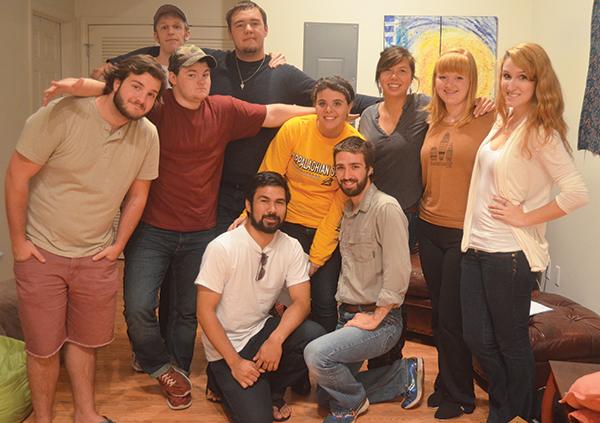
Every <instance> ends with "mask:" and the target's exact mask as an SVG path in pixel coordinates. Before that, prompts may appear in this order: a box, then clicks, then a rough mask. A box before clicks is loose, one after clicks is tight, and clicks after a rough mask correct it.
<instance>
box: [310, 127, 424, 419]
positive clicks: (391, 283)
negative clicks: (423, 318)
mask: <svg viewBox="0 0 600 423" xmlns="http://www.w3.org/2000/svg"><path fill="white" fill-rule="evenodd" d="M373 155H374V153H373V147H372V146H371V144H369V143H368V142H364V141H363V140H362V139H360V138H358V137H350V138H346V139H345V140H343V141H341V142H340V143H339V144H337V145H336V146H335V149H334V163H335V172H336V179H337V181H338V183H339V185H340V188H341V189H342V191H343V192H344V193H345V194H346V195H347V196H348V197H349V200H348V203H347V205H346V207H345V209H344V216H343V219H342V226H341V231H340V251H341V254H342V272H341V274H340V279H339V283H338V289H337V294H336V299H337V301H338V303H339V304H340V306H339V319H338V326H337V329H336V330H335V331H334V332H332V333H329V334H327V335H324V336H322V337H320V338H318V339H316V340H314V341H312V342H311V343H310V344H308V346H307V347H306V349H305V350H304V358H305V360H306V364H307V365H308V368H309V370H310V371H312V372H313V373H314V374H315V376H316V380H317V383H318V385H319V390H318V400H319V403H320V404H322V405H324V406H329V409H330V411H331V415H329V416H327V418H326V419H325V422H326V423H329V422H331V423H334V422H353V421H354V420H355V419H356V418H357V417H358V415H359V414H361V413H363V412H365V411H366V410H367V408H368V406H369V403H370V402H371V403H376V402H383V401H391V400H393V399H395V398H396V397H398V396H402V397H403V401H402V404H401V406H402V407H403V408H412V407H414V406H416V405H417V404H418V403H419V401H420V400H421V397H422V393H423V359H422V358H408V359H398V360H396V361H394V362H393V363H391V364H389V365H386V366H383V367H378V368H376V369H369V370H367V371H364V372H360V373H359V369H360V367H361V365H362V363H363V361H364V360H367V359H370V358H374V357H377V356H379V355H381V354H384V353H385V352H387V351H389V350H390V349H391V348H392V347H393V346H394V345H396V342H398V340H399V339H400V334H401V332H402V315H401V311H400V306H401V305H402V302H403V301H404V294H405V293H406V290H407V288H408V280H409V277H410V271H411V265H410V256H409V251H408V231H407V220H406V216H405V215H404V212H403V211H402V208H401V207H400V205H399V204H398V202H397V201H396V200H395V199H394V198H393V197H391V196H389V195H387V194H384V193H383V192H381V191H379V190H378V189H377V187H376V186H375V185H374V184H373V183H372V182H371V176H372V175H373Z"/></svg>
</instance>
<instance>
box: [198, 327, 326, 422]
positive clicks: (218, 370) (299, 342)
mask: <svg viewBox="0 0 600 423" xmlns="http://www.w3.org/2000/svg"><path fill="white" fill-rule="evenodd" d="M280 321H281V319H280V318H279V317H271V318H269V320H267V321H266V323H265V326H264V327H263V328H262V329H261V330H260V332H258V333H257V334H256V335H254V336H253V337H252V338H251V339H250V341H248V343H247V344H246V345H245V346H244V348H243V349H242V350H241V351H240V352H239V354H240V356H241V357H242V358H245V359H246V360H252V358H253V357H254V356H255V355H256V353H257V352H258V350H259V349H260V347H261V346H262V344H263V343H264V342H265V341H266V340H267V338H268V337H269V336H270V335H271V333H272V332H273V331H274V330H275V329H276V328H277V326H278V325H279V322H280ZM324 333H325V331H324V330H323V328H322V327H321V326H320V325H318V324H316V323H315V322H312V321H310V320H306V321H304V322H303V323H302V324H301V325H300V326H298V327H297V328H296V329H295V330H294V331H293V332H292V333H291V334H290V336H288V338H287V339H286V340H285V342H284V343H283V351H282V354H281V361H280V362H279V368H278V369H277V370H276V371H274V372H266V373H262V374H261V376H260V377H259V378H258V381H257V382H256V383H255V384H254V385H252V386H251V387H249V388H246V389H244V388H242V386H241V385H240V384H239V383H238V382H237V381H236V380H235V378H234V377H233V376H232V374H231V369H230V368H229V366H228V365H227V363H226V362H225V360H223V359H221V360H217V361H212V362H210V363H208V367H207V369H206V373H207V376H209V380H212V381H213V389H214V392H215V393H216V394H217V395H219V396H221V397H222V398H223V406H224V407H225V409H226V410H227V412H228V414H229V416H230V417H231V419H232V420H233V421H234V422H236V423H271V422H272V421H273V410H272V408H271V404H272V400H275V399H281V398H283V394H284V393H285V390H286V388H287V387H288V386H291V385H293V384H294V383H295V382H297V381H298V380H301V379H302V378H303V377H306V371H307V369H306V364H305V363H304V359H303V357H302V352H303V351H304V348H305V347H306V344H308V343H309V342H310V341H312V340H313V339H316V338H318V337H319V336H321V335H323V334H324Z"/></svg>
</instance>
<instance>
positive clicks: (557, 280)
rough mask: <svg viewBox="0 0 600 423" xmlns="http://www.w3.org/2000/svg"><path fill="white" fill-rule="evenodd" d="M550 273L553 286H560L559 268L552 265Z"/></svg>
mask: <svg viewBox="0 0 600 423" xmlns="http://www.w3.org/2000/svg"><path fill="white" fill-rule="evenodd" d="M552 273H553V275H554V286H560V266H559V265H558V264H556V265H554V271H553V272H552Z"/></svg>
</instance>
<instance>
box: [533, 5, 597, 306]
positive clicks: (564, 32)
mask: <svg viewBox="0 0 600 423" xmlns="http://www.w3.org/2000/svg"><path fill="white" fill-rule="evenodd" d="M592 3H593V1H592V0H577V1H575V2H573V3H572V7H565V3H564V2H563V1H560V0H535V1H534V6H535V10H536V11H537V14H536V16H534V31H533V34H534V38H533V40H534V41H536V42H539V43H540V44H541V45H543V46H544V47H545V48H546V49H547V51H548V54H549V55H550V58H551V59H552V63H553V66H554V69H555V70H556V72H557V74H558V78H559V79H560V82H561V85H562V90H563V95H564V98H565V118H566V120H567V124H568V125H569V128H570V129H569V141H570V142H571V145H572V147H573V150H576V148H577V132H578V127H579V116H580V113H581V106H582V102H583V96H584V92H585V82H586V77H587V70H588V63H589V54H590V43H589V40H590V23H591V17H592ZM574 156H575V161H576V163H577V166H578V168H579V169H580V171H581V173H582V174H583V177H584V179H585V182H586V184H587V186H588V188H589V190H590V196H591V202H590V204H589V205H588V206H587V207H586V208H584V209H581V210H578V211H576V212H575V213H574V214H573V215H571V216H567V217H565V218H563V219H561V220H558V221H556V222H553V223H551V224H550V225H549V229H548V240H549V242H550V253H551V257H552V266H554V265H559V266H560V268H561V272H560V273H561V276H560V280H561V282H560V286H559V287H556V286H554V284H553V283H548V284H547V289H548V290H549V291H552V292H556V293H559V294H562V295H565V296H567V297H569V298H571V299H573V300H574V301H577V302H579V303H581V304H583V305H585V306H587V307H589V308H591V309H593V310H594V311H596V312H600V276H599V274H600V271H599V270H598V263H599V255H598V251H599V248H598V245H599V240H600V224H599V223H598V212H599V211H600V157H598V156H593V155H592V154H591V153H589V152H587V153H586V152H583V151H579V152H576V153H575V154H574ZM554 279H555V275H551V282H552V281H553V280H554Z"/></svg>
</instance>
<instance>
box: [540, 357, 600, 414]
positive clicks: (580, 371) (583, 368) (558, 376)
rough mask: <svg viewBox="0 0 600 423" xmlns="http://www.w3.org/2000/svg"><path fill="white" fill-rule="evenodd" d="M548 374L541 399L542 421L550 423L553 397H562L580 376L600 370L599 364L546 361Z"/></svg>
mask: <svg viewBox="0 0 600 423" xmlns="http://www.w3.org/2000/svg"><path fill="white" fill-rule="evenodd" d="M548 364H550V374H549V375H548V381H547V382H546V390H545V392H544V398H543V399H542V423H552V422H553V417H554V416H553V415H552V406H553V405H554V398H555V397H556V396H558V397H559V398H560V399H562V398H563V397H564V396H565V395H566V393H567V392H568V391H569V388H570V387H571V385H572V384H573V382H575V381H576V380H577V379H579V378H580V377H581V376H585V375H587V374H590V373H594V372H598V371H600V364H596V363H574V362H570V361H554V360H550V361H548Z"/></svg>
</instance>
